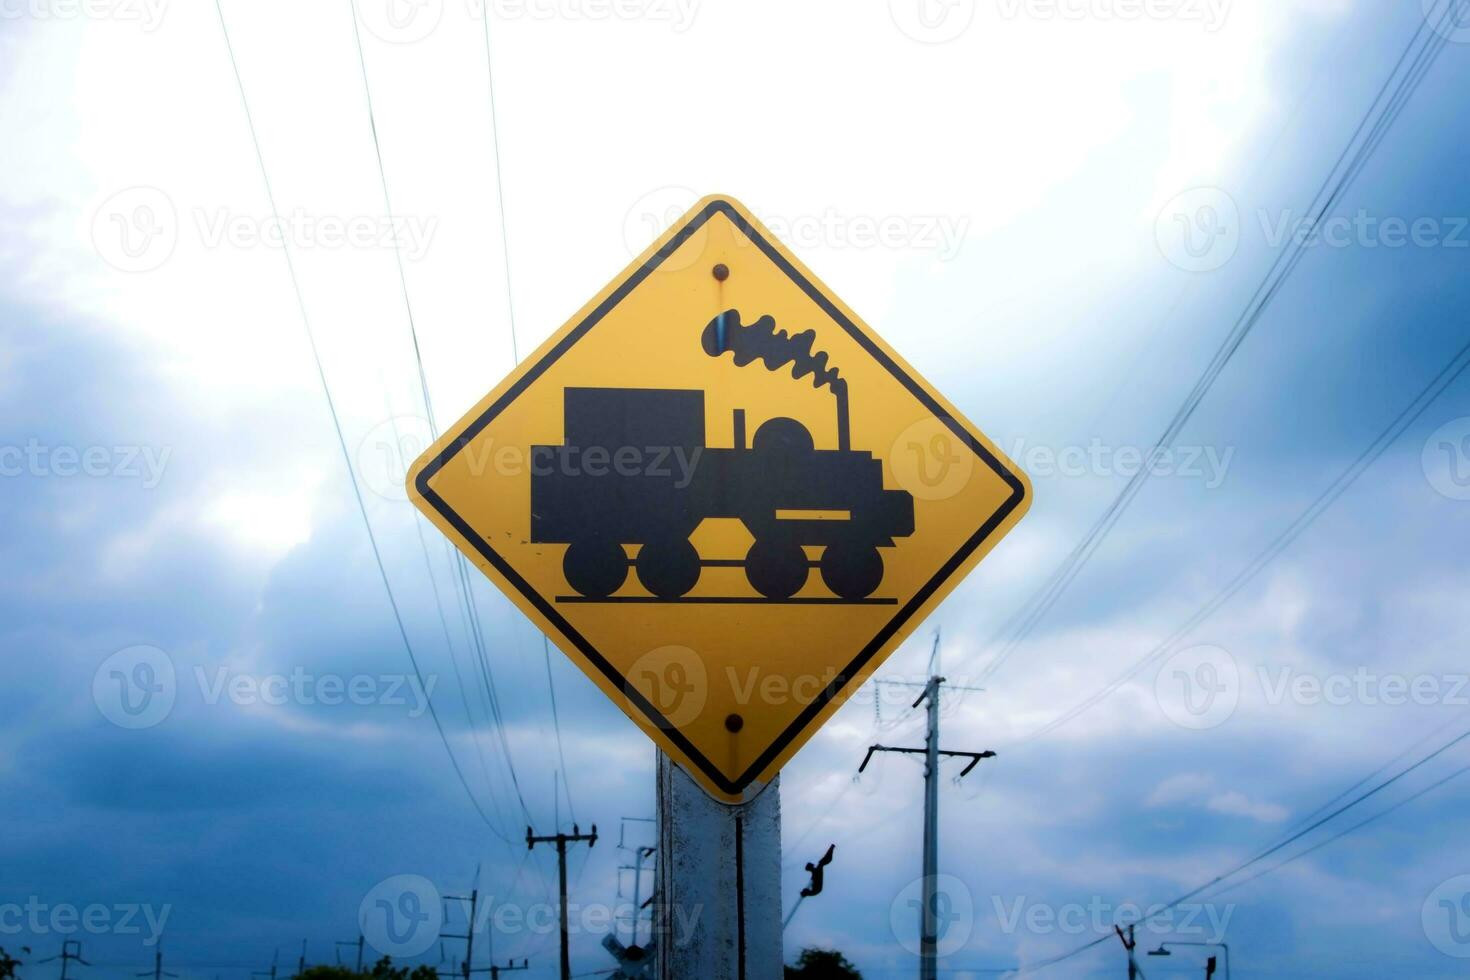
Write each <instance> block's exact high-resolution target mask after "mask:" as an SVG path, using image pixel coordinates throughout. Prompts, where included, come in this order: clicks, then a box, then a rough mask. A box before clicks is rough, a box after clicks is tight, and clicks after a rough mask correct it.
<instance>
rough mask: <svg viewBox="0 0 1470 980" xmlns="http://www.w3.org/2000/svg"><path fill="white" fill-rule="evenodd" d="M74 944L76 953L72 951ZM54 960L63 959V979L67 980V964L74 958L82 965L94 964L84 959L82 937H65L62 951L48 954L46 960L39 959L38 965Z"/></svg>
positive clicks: (62, 942)
mask: <svg viewBox="0 0 1470 980" xmlns="http://www.w3.org/2000/svg"><path fill="white" fill-rule="evenodd" d="M73 946H75V947H76V952H75V953H73V952H72V951H71V950H72V947H73ZM52 960H60V961H61V980H66V965H67V964H68V963H70V962H71V961H72V960H76V961H77V962H78V963H80V964H82V966H91V965H92V964H91V963H88V962H87V961H86V960H84V959H82V942H81V940H80V939H63V940H62V941H61V952H60V953H58V954H56V955H55V956H48V957H46V958H45V959H44V960H37V961H36V965H37V966H40V965H41V964H42V963H50V962H51V961H52Z"/></svg>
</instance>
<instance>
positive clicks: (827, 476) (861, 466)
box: [531, 310, 914, 602]
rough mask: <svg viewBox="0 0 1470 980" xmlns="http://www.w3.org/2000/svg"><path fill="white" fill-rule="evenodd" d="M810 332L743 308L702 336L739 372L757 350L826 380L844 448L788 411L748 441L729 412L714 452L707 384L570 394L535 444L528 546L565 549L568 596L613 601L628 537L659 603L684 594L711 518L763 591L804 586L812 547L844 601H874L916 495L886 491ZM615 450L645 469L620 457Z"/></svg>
mask: <svg viewBox="0 0 1470 980" xmlns="http://www.w3.org/2000/svg"><path fill="white" fill-rule="evenodd" d="M814 340H815V334H813V333H812V332H811V331H805V332H803V333H800V334H797V335H796V336H795V337H792V336H789V335H787V334H786V333H785V332H784V331H779V332H778V331H777V330H776V329H775V322H774V321H773V320H772V319H771V318H770V317H761V318H760V319H759V320H757V321H756V322H755V323H754V324H751V325H750V326H745V325H742V324H741V323H740V315H739V313H738V312H737V311H735V310H730V311H727V312H726V313H723V314H721V315H719V316H717V317H715V318H714V319H713V320H711V321H710V323H709V325H708V326H707V327H706V328H705V330H704V333H703V335H702V337H701V343H702V345H703V347H704V350H705V352H706V353H707V354H709V355H710V356H712V357H719V356H721V355H723V354H725V353H727V352H728V353H731V354H733V355H734V359H735V363H736V364H737V365H739V366H744V365H746V364H749V363H751V362H752V361H754V360H756V359H757V358H759V359H760V360H761V361H762V362H763V363H764V364H765V366H766V367H767V368H768V369H769V370H773V371H774V370H778V369H780V368H782V367H784V366H785V365H787V364H791V365H792V371H791V373H792V377H793V378H795V379H800V378H803V377H805V376H806V375H811V377H812V383H813V385H814V386H816V387H818V388H820V387H824V386H825V387H828V388H830V389H831V390H832V393H833V396H834V398H835V400H836V405H837V412H836V415H837V420H836V422H837V444H838V447H837V449H835V450H828V449H817V448H815V445H814V443H813V441H812V436H811V433H809V432H808V431H807V430H806V427H805V426H803V425H802V424H801V423H800V422H798V421H796V420H795V419H790V418H783V417H777V418H772V419H768V420H767V421H766V422H764V423H763V424H762V425H761V426H760V428H759V429H757V430H756V433H755V438H754V439H752V440H751V443H750V445H749V447H747V446H746V444H745V411H744V409H736V410H735V413H734V431H735V439H734V443H735V445H734V447H733V448H731V449H716V448H710V447H708V446H706V445H705V419H704V392H703V391H698V390H686V389H666V388H567V389H565V391H564V399H565V403H564V407H565V431H564V435H565V441H564V443H563V444H562V445H560V446H535V447H533V448H532V463H533V465H532V476H531V540H532V541H533V542H535V543H554V544H566V545H568V547H567V551H566V556H565V558H564V559H563V564H562V570H563V572H564V574H565V575H566V579H567V583H568V584H569V585H570V586H571V587H572V589H573V590H575V591H576V592H577V593H579V594H580V595H581V596H583V597H585V598H589V599H605V598H607V597H608V596H611V595H612V594H613V593H614V592H615V591H617V590H618V588H619V587H621V586H622V584H623V582H624V581H625V580H626V579H627V575H628V566H629V564H630V562H629V560H628V557H627V553H626V552H625V551H624V547H623V546H624V545H630V544H633V545H641V547H640V549H639V551H638V556H637V558H636V559H634V561H633V562H632V563H631V564H633V565H634V566H635V567H636V568H637V570H638V578H639V581H641V582H642V583H643V585H644V587H645V588H647V589H648V591H650V592H651V593H653V595H654V596H656V597H658V598H660V599H666V600H674V599H678V598H679V597H681V596H683V595H685V594H686V593H688V592H689V590H690V589H692V588H693V587H694V584H695V582H697V581H698V579H699V574H700V569H701V567H702V566H703V565H705V564H708V563H707V562H703V561H701V559H700V556H699V553H698V552H697V551H696V550H695V548H694V545H693V544H691V543H690V541H689V536H690V535H691V534H692V533H693V532H694V530H695V528H697V527H698V526H699V524H700V522H701V521H703V520H704V519H705V518H708V517H726V518H729V517H733V518H739V519H740V520H741V521H742V522H743V523H744V524H745V526H746V528H747V529H748V530H749V531H750V533H751V535H752V536H753V537H754V539H755V542H754V544H752V545H751V548H750V551H749V552H748V553H747V554H746V556H745V560H744V562H743V563H741V564H742V565H743V567H744V569H745V575H746V578H747V579H749V581H750V584H751V585H752V586H753V587H754V588H755V590H756V591H757V592H759V593H760V594H761V595H762V596H765V597H766V598H767V599H770V600H776V601H781V600H786V599H789V598H791V597H792V596H793V595H795V594H796V592H797V591H798V590H800V589H801V587H802V586H803V585H804V584H805V583H806V580H807V576H808V574H809V571H810V567H811V564H812V563H811V562H809V561H808V560H807V557H806V554H805V552H804V551H803V550H802V546H803V545H809V546H811V545H815V546H821V547H822V548H823V550H822V555H821V558H820V559H819V560H818V561H817V562H816V564H817V567H819V568H820V569H821V574H822V581H823V582H824V583H826V585H827V587H828V588H829V589H831V590H832V592H833V593H835V594H836V595H837V596H838V597H839V599H842V600H846V601H853V602H857V601H862V600H863V599H865V598H867V597H868V596H870V595H872V593H873V592H874V590H876V589H877V588H878V586H879V584H880V583H881V582H882V581H883V556H882V554H881V553H880V552H879V550H878V549H879V548H883V547H891V546H892V545H893V544H894V539H895V538H900V537H907V536H908V535H911V534H913V532H914V500H913V497H912V496H911V495H910V494H909V493H908V492H906V491H903V490H885V489H884V488H883V463H882V461H881V460H879V459H878V458H876V457H875V456H873V454H872V453H868V452H861V451H855V450H853V449H852V448H851V446H850V435H849V420H848V405H847V382H846V381H845V380H844V379H842V378H841V377H840V376H839V375H838V373H837V371H836V369H835V368H831V367H828V366H827V355H826V354H825V353H818V354H815V355H814V354H812V352H811V345H812V342H813V341H814ZM589 450H594V455H593V456H591V457H589V455H588V451H589ZM620 451H621V452H622V453H623V456H622V457H621V458H622V459H624V460H633V459H635V458H636V460H637V461H638V462H637V464H635V465H632V466H618V465H614V461H616V460H617V459H619V458H620V457H619V456H618V454H619V452H620ZM593 459H597V460H598V464H597V465H588V464H589V462H590V461H591V460H593ZM676 461H677V465H676ZM660 463H661V465H658V464H660ZM691 463H692V466H691V465H685V464H691ZM724 564H728V563H724Z"/></svg>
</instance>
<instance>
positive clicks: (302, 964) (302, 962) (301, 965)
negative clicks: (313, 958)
mask: <svg viewBox="0 0 1470 980" xmlns="http://www.w3.org/2000/svg"><path fill="white" fill-rule="evenodd" d="M305 972H306V940H305V939H303V940H301V955H300V956H298V957H297V958H296V976H297V978H298V980H299V978H300V977H301V974H303V973H305Z"/></svg>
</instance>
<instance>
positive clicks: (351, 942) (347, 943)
mask: <svg viewBox="0 0 1470 980" xmlns="http://www.w3.org/2000/svg"><path fill="white" fill-rule="evenodd" d="M362 944H363V935H362V933H360V932H359V933H358V934H357V939H356V940H355V941H354V940H351V939H339V940H337V948H338V950H339V952H340V950H341V947H343V946H356V947H357V971H356V972H358V973H361V972H362ZM337 962H339V963H340V962H342V958H341V956H340V955H339V956H338V957H337Z"/></svg>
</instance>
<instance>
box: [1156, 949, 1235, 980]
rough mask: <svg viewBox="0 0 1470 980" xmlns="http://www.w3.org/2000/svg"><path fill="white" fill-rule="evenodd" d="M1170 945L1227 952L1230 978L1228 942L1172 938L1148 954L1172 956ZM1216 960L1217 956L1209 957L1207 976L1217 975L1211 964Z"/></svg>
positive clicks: (1226, 976) (1227, 970)
mask: <svg viewBox="0 0 1470 980" xmlns="http://www.w3.org/2000/svg"><path fill="white" fill-rule="evenodd" d="M1170 946H1194V947H1196V948H1200V949H1218V950H1220V952H1222V953H1223V954H1225V980H1230V946H1229V945H1228V944H1226V943H1187V942H1184V941H1182V940H1170V941H1169V942H1167V943H1159V948H1158V949H1151V950H1149V951H1148V955H1150V956H1172V955H1173V953H1172V952H1171V951H1170V949H1169V947H1170ZM1214 962H1215V958H1214V957H1213V956H1211V957H1210V958H1209V961H1208V963H1207V967H1208V969H1207V970H1206V974H1205V975H1206V977H1213V976H1214V975H1215V968H1214V967H1213V966H1209V964H1213V963H1214Z"/></svg>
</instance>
